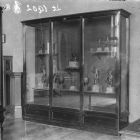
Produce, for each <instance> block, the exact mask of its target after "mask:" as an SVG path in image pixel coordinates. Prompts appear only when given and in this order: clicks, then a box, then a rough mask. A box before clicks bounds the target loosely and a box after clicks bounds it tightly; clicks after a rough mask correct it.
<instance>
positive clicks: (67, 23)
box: [52, 19, 81, 109]
mask: <svg viewBox="0 0 140 140" xmlns="http://www.w3.org/2000/svg"><path fill="white" fill-rule="evenodd" d="M53 36H54V41H53V100H52V106H53V107H63V108H72V109H79V108H80V94H79V90H80V60H81V39H80V20H67V19H63V20H61V21H56V22H54V32H53Z"/></svg>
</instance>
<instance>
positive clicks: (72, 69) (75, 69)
mask: <svg viewBox="0 0 140 140" xmlns="http://www.w3.org/2000/svg"><path fill="white" fill-rule="evenodd" d="M65 70H66V71H71V72H79V71H80V68H79V67H66V68H65Z"/></svg>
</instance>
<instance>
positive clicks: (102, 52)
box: [90, 51, 112, 55]
mask: <svg viewBox="0 0 140 140" xmlns="http://www.w3.org/2000/svg"><path fill="white" fill-rule="evenodd" d="M111 53H112V52H111V51H95V52H90V54H92V55H111Z"/></svg>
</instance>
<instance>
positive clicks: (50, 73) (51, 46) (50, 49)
mask: <svg viewBox="0 0 140 140" xmlns="http://www.w3.org/2000/svg"><path fill="white" fill-rule="evenodd" d="M52 48H53V21H50V48H49V51H50V52H49V56H50V57H49V75H50V76H49V77H50V78H49V105H50V108H51V107H52V100H53V99H52V97H53V96H52V95H53V63H52V62H53V60H52V59H53V58H52Z"/></svg>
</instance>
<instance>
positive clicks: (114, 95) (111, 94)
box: [84, 91, 116, 98]
mask: <svg viewBox="0 0 140 140" xmlns="http://www.w3.org/2000/svg"><path fill="white" fill-rule="evenodd" d="M84 94H87V95H90V96H94V95H95V96H101V97H107V98H116V94H115V93H101V92H92V91H84Z"/></svg>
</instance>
